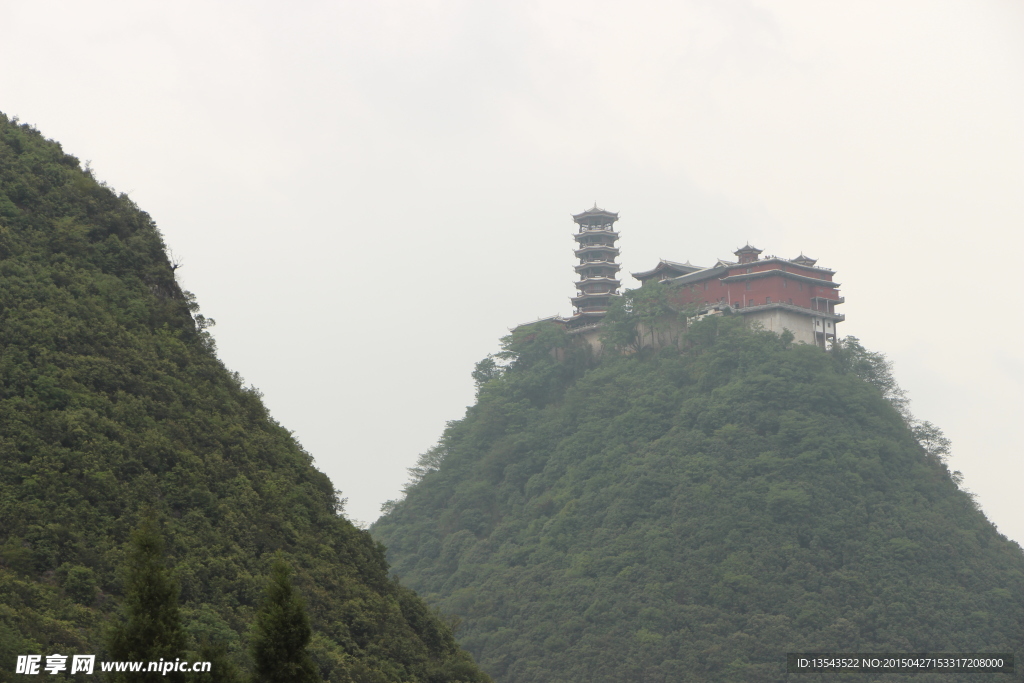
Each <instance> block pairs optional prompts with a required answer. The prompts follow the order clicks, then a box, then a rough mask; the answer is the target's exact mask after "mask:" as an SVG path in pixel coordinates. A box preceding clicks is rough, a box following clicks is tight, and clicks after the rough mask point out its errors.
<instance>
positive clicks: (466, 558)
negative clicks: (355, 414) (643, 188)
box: [371, 316, 1024, 683]
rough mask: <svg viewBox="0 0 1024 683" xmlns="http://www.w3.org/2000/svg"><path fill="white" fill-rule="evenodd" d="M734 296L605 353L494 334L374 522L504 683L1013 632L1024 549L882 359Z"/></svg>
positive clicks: (761, 674) (988, 639) (652, 676)
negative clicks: (659, 339)
mask: <svg viewBox="0 0 1024 683" xmlns="http://www.w3.org/2000/svg"><path fill="white" fill-rule="evenodd" d="M736 318H738V316H716V317H714V318H712V319H707V320H704V321H701V322H699V323H697V324H695V325H693V326H692V327H691V328H690V330H689V332H688V333H687V338H686V342H685V344H684V345H683V349H682V350H679V349H674V348H668V349H662V350H661V351H657V352H655V351H648V352H641V353H636V354H633V355H630V356H622V355H617V354H614V353H608V352H606V353H605V354H604V355H603V356H602V358H601V359H600V360H599V361H598V360H595V359H594V358H592V357H589V354H588V352H587V349H585V348H579V347H577V346H576V345H575V344H573V342H572V340H571V338H570V337H568V336H566V335H565V334H564V332H562V331H560V330H558V329H557V326H544V325H538V326H534V327H533V328H528V329H523V330H517V334H515V335H513V336H512V337H509V338H506V340H505V343H504V351H503V353H502V354H499V357H500V358H501V359H504V361H505V363H506V366H505V367H504V369H501V368H498V367H495V366H494V364H493V361H492V362H491V363H487V362H484V363H482V364H481V365H478V372H477V373H476V374H475V378H476V379H477V381H478V384H479V395H478V401H477V403H476V405H474V406H472V407H471V408H470V409H469V410H468V411H467V414H466V416H465V418H463V419H462V420H460V421H456V422H453V423H450V425H449V427H448V429H446V430H445V432H444V434H443V436H442V437H441V440H440V442H439V444H438V446H437V447H435V449H433V450H431V451H429V452H428V453H427V454H425V455H424V456H423V457H422V458H421V460H420V464H419V469H418V470H416V471H415V472H414V475H416V476H415V477H414V481H413V482H412V483H411V485H410V486H409V488H408V491H407V495H406V498H405V499H404V500H402V501H398V502H395V503H393V504H391V505H390V506H389V507H390V510H389V512H388V514H386V515H385V516H383V517H382V518H381V519H380V520H378V521H377V522H376V524H374V526H373V527H371V530H372V531H373V533H374V535H375V536H376V537H377V538H379V539H380V540H382V541H383V542H384V543H385V544H386V545H387V547H388V557H389V560H390V561H391V562H392V566H393V570H394V571H395V572H396V573H397V574H398V575H400V576H401V577H402V579H403V581H405V582H407V583H408V584H409V585H410V586H413V587H414V588H415V589H416V590H418V591H419V592H420V593H421V594H422V595H424V597H425V598H426V599H427V600H429V601H430V602H432V604H435V605H437V606H439V607H440V608H441V609H443V610H445V611H449V612H453V613H455V614H458V615H459V616H461V617H462V619H463V632H462V633H463V637H462V642H463V644H464V646H465V647H466V648H467V649H469V650H470V652H472V653H473V654H474V656H475V657H476V659H477V661H479V662H480V664H481V666H483V667H484V669H485V670H487V671H488V672H489V673H490V674H491V675H492V676H494V677H495V679H496V680H498V681H503V682H505V683H513V682H514V683H525V682H527V681H531V682H532V681H542V680H543V681H613V680H643V681H666V682H668V681H690V680H694V681H696V680H757V681H760V680H764V681H774V680H787V676H788V674H786V673H785V653H786V652H800V651H804V652H810V651H817V652H824V651H842V652H851V651H865V652H867V651H872V652H884V651H893V652H899V651H904V652H920V651H1002V652H1006V651H1013V650H1018V651H1019V649H1020V645H1021V643H1022V640H1024V554H1022V552H1021V549H1020V546H1019V545H1017V544H1015V543H1012V542H1010V541H1008V540H1007V539H1006V538H1005V537H1004V536H1002V535H1000V534H999V533H998V532H997V531H996V530H995V528H994V527H993V526H992V525H991V524H990V523H989V522H988V521H987V520H986V519H985V518H984V515H982V514H981V512H980V511H979V510H978V509H977V507H976V505H975V504H974V502H973V500H972V499H971V497H970V496H969V495H968V494H966V493H965V492H963V491H960V490H959V489H958V487H957V484H956V482H955V481H954V479H953V477H952V475H951V473H950V472H949V471H948V469H947V468H946V466H945V464H944V463H943V462H942V460H941V457H939V456H938V455H936V454H935V453H929V452H928V451H927V450H926V449H925V448H924V447H923V446H922V445H921V443H919V441H918V439H917V438H915V435H914V433H913V432H912V430H911V429H910V427H909V426H908V424H907V421H906V418H905V417H904V415H902V414H901V412H900V410H899V408H900V406H899V405H898V403H899V401H898V400H897V401H896V402H895V403H896V404H895V405H894V402H893V401H889V400H886V398H885V396H884V395H883V389H884V388H885V384H886V382H887V381H888V380H889V379H891V378H889V377H888V376H887V369H888V368H887V366H885V364H884V358H883V357H882V356H881V355H880V354H872V353H870V352H867V351H866V350H864V349H863V348H862V347H860V346H859V344H857V343H856V342H855V340H850V343H849V344H848V345H847V346H846V348H843V347H842V346H837V347H836V349H835V350H834V351H833V352H832V353H826V352H824V351H822V350H819V349H817V348H814V347H810V346H802V345H794V344H791V343H788V342H787V340H786V339H783V338H780V337H779V336H777V335H774V334H771V333H767V332H763V331H757V330H751V329H749V328H747V326H745V325H744V324H743V323H742V322H741V321H739V320H737V319H736ZM556 357H559V358H565V360H564V361H562V362H559V361H558V360H556ZM865 378H868V379H871V380H872V381H874V384H873V383H872V382H871V381H867V380H866V379H865ZM893 398H897V399H898V397H893ZM889 676H890V677H891V678H887V679H886V680H890V679H891V680H902V679H903V678H904V677H900V676H897V675H894V674H890V675H889ZM907 680H909V678H907ZM936 680H960V679H959V678H956V677H955V676H954V677H953V678H949V677H943V678H940V679H936ZM965 680H973V679H970V678H968V679H965Z"/></svg>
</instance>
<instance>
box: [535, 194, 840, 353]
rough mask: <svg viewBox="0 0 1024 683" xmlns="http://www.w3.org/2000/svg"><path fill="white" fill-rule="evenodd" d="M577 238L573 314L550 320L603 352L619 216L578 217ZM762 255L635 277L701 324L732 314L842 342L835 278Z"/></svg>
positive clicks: (666, 265) (799, 337) (812, 339)
mask: <svg viewBox="0 0 1024 683" xmlns="http://www.w3.org/2000/svg"><path fill="white" fill-rule="evenodd" d="M572 218H573V221H574V222H575V223H576V226H577V231H576V233H575V234H574V235H573V237H574V238H575V240H576V242H577V248H576V250H575V255H576V258H577V259H579V263H578V264H577V265H576V266H575V270H576V273H577V276H578V279H577V281H576V289H577V290H578V291H577V293H576V296H574V297H572V298H571V301H572V305H573V315H572V316H571V317H569V318H563V317H561V316H554V317H552V318H547V319H546V320H551V321H555V322H558V323H559V324H562V325H564V326H565V328H566V330H567V331H568V332H569V333H570V334H573V335H583V336H584V338H586V339H587V341H588V342H589V343H591V344H592V345H599V343H600V342H599V341H598V337H599V332H598V329H599V327H600V323H601V319H602V318H603V317H604V315H605V314H606V313H607V311H608V308H609V307H610V306H611V302H612V300H613V298H614V297H617V296H620V294H619V285H620V281H619V279H618V272H619V268H620V266H619V264H618V263H616V261H615V259H616V258H618V256H619V250H618V248H617V247H616V246H615V243H616V241H617V240H618V238H619V233H618V232H616V230H615V222H616V221H617V220H618V219H619V215H618V214H617V213H614V212H611V211H605V210H604V209H599V208H597V206H596V205H595V206H594V208H592V209H589V210H587V211H584V212H582V213H578V214H575V215H573V217H572ZM761 253H762V250H760V249H757V248H756V247H753V246H751V245H749V244H747V245H745V246H743V247H740V248H739V249H737V250H736V251H735V252H734V255H735V256H736V260H735V261H726V260H721V259H720V260H719V261H718V262H717V263H715V264H714V265H713V266H708V267H705V266H695V265H693V264H691V263H689V262H686V263H678V262H675V261H666V260H661V261H658V264H657V265H656V266H655V267H654V268H651V269H650V270H645V271H640V272H635V273H632V275H633V277H634V278H636V279H637V280H639V281H640V282H641V284H645V283H647V282H649V281H652V280H653V281H656V282H659V283H662V284H663V285H668V286H669V287H670V291H669V296H668V300H669V302H670V304H671V305H672V307H673V308H676V309H677V310H679V311H684V310H688V311H691V312H692V313H693V315H694V316H695V317H702V316H705V315H722V314H725V313H733V314H738V315H742V316H743V317H744V318H746V319H747V320H748V321H749V322H750V323H751V324H757V325H759V326H761V327H762V328H763V329H766V330H770V331H772V332H777V333H780V334H781V333H782V332H783V331H784V330H789V331H790V332H791V333H792V334H793V337H794V341H796V342H798V343H799V342H802V343H805V344H813V345H815V346H820V347H822V348H826V347H827V346H828V344H829V343H830V342H831V341H833V340H834V339H835V338H836V326H837V325H838V324H839V323H840V322H842V321H843V320H844V319H845V316H844V315H843V314H842V313H837V312H836V306H837V305H839V304H841V303H843V301H844V299H843V297H841V296H839V283H838V282H833V280H832V276H833V275H834V274H835V271H832V270H829V269H827V268H821V267H819V266H817V265H815V264H816V261H815V259H812V258H809V257H807V256H804V255H803V254H800V255H799V256H797V257H796V258H793V259H785V258H780V257H778V256H767V257H765V258H762V257H761Z"/></svg>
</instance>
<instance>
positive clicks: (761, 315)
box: [743, 308, 835, 345]
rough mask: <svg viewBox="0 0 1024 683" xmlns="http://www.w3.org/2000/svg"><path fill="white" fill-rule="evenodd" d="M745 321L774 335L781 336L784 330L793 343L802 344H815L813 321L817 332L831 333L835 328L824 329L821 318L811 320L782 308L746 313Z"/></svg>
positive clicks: (806, 316) (823, 322) (811, 318)
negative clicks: (816, 325) (757, 325)
mask: <svg viewBox="0 0 1024 683" xmlns="http://www.w3.org/2000/svg"><path fill="white" fill-rule="evenodd" d="M743 317H744V318H746V319H747V321H748V322H749V324H751V325H753V324H754V323H755V322H757V323H760V324H761V326H762V327H763V328H764V329H766V330H769V331H771V332H775V333H776V334H782V332H783V331H784V330H789V331H790V332H792V333H793V341H795V342H796V343H798V344H799V343H800V342H803V343H804V344H815V345H816V344H817V343H818V342H817V338H816V337H815V334H814V332H815V327H814V325H815V321H817V323H818V325H819V327H818V331H820V332H826V333H833V332H835V326H834V325H833V326H831V327H829V328H827V329H826V328H825V327H824V326H825V321H824V320H822V319H821V318H813V317H811V316H809V315H800V314H799V313H794V312H792V311H787V310H785V309H783V308H773V309H770V310H767V311H761V312H758V313H748V314H746V315H744V316H743Z"/></svg>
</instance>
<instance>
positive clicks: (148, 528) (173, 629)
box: [107, 515, 186, 682]
mask: <svg viewBox="0 0 1024 683" xmlns="http://www.w3.org/2000/svg"><path fill="white" fill-rule="evenodd" d="M163 554H164V541H163V537H162V536H161V534H160V530H159V529H158V527H157V522H156V519H155V518H154V517H153V516H152V515H150V516H147V517H146V518H145V519H143V521H142V523H141V524H140V525H139V526H138V528H136V529H135V531H134V532H133V533H132V539H131V545H130V547H129V550H128V559H127V561H126V562H125V567H124V570H125V596H124V602H123V603H122V608H121V610H122V611H121V618H120V619H119V620H118V621H117V622H116V623H115V624H114V625H113V627H112V628H111V630H110V632H109V635H108V638H107V649H108V651H109V659H111V660H115V661H118V660H119V661H141V662H159V661H160V660H161V659H163V660H165V661H175V660H176V659H178V658H185V657H186V652H185V646H186V635H185V630H184V629H183V628H182V625H181V617H180V615H179V613H178V582H177V581H176V580H175V579H174V577H173V576H172V575H171V573H170V571H169V570H168V569H167V568H166V567H165V566H164V562H163ZM144 668H146V667H144ZM128 676H129V677H130V678H131V680H132V681H133V682H135V681H184V679H185V677H184V674H181V673H174V672H168V673H167V675H164V674H163V673H162V672H160V671H156V672H146V671H144V672H142V673H132V674H128ZM125 680H127V679H125Z"/></svg>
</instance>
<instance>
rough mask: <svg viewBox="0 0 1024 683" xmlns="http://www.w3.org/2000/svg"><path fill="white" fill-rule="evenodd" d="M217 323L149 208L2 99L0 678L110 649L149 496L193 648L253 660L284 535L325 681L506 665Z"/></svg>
mask: <svg viewBox="0 0 1024 683" xmlns="http://www.w3.org/2000/svg"><path fill="white" fill-rule="evenodd" d="M209 324H210V321H208V320H207V319H205V318H204V317H203V316H202V315H201V314H200V313H199V310H198V306H197V305H196V302H195V300H194V297H192V296H191V295H190V294H189V293H187V292H183V291H182V290H181V289H180V288H179V287H178V285H177V282H176V281H175V278H174V268H173V267H172V264H171V263H170V262H169V261H168V258H167V255H166V253H165V249H164V244H163V240H162V238H161V236H160V233H159V231H158V230H157V228H156V225H155V223H154V222H153V221H152V219H151V218H150V217H149V216H148V215H147V214H146V213H145V212H143V211H141V210H140V209H139V208H138V207H137V206H135V204H134V203H133V202H132V201H131V200H130V199H129V198H128V197H127V196H126V195H124V194H121V195H117V194H115V193H114V192H113V191H111V190H110V189H109V188H108V187H106V186H105V185H103V184H102V183H100V182H98V181H97V180H96V179H95V178H94V177H93V176H92V174H91V173H90V172H88V171H87V170H86V171H83V170H82V169H81V168H80V166H79V163H78V160H77V159H75V158H74V157H73V156H70V155H68V154H65V153H64V151H63V150H62V149H61V147H60V145H59V144H58V143H55V142H53V141H49V140H45V139H44V138H43V137H42V135H40V134H39V133H38V131H35V130H34V129H32V128H31V127H29V126H27V125H19V124H17V122H12V121H10V120H8V119H7V118H6V117H5V116H3V115H0V520H2V524H0V680H11V678H10V677H11V676H12V675H13V674H12V673H11V672H13V671H14V658H15V657H16V656H17V655H21V654H30V653H45V654H49V653H51V652H54V651H57V652H62V653H63V654H75V653H83V654H89V653H93V654H99V655H102V653H103V651H104V647H103V634H104V632H105V630H106V629H107V624H108V623H109V621H110V619H111V618H112V615H113V614H114V613H115V612H116V610H117V607H118V603H119V602H120V598H121V596H122V594H123V589H124V586H123V583H122V577H121V575H120V573H119V569H118V568H119V567H120V566H121V564H122V562H123V557H124V552H125V547H126V544H127V542H128V537H129V532H130V531H131V529H132V528H133V527H135V526H136V525H137V524H138V521H139V520H140V519H141V518H142V517H143V516H144V515H145V514H148V511H152V514H154V515H155V516H156V518H157V519H158V520H159V522H160V524H161V525H162V527H163V530H164V535H165V536H166V540H167V559H168V561H169V562H170V563H171V564H172V565H173V567H174V571H175V573H176V575H177V578H178V581H179V583H180V587H181V596H180V600H181V605H182V615H183V619H184V622H185V627H186V629H187V631H188V633H189V637H190V638H191V640H192V642H193V647H195V646H198V644H200V643H201V642H202V641H204V640H207V641H211V642H212V643H213V644H215V645H221V646H223V647H224V648H226V650H227V652H228V656H229V657H231V658H233V659H235V660H236V661H237V662H238V663H240V664H242V665H244V664H246V662H247V657H248V650H247V642H248V639H249V627H250V624H251V622H252V618H253V615H254V614H255V610H256V608H257V605H258V603H259V600H260V598H261V595H262V593H263V587H264V583H265V580H266V576H267V575H268V574H269V570H270V562H271V558H272V557H274V556H275V554H276V553H280V554H281V556H282V557H283V558H284V559H286V560H287V561H288V563H289V564H290V565H291V566H292V567H293V569H294V581H295V585H296V587H297V589H298V590H299V591H300V592H301V593H302V594H303V595H304V596H305V598H306V600H307V602H308V609H309V612H310V618H311V623H312V625H313V629H314V636H313V641H312V645H311V648H310V650H311V653H312V655H313V657H314V659H315V661H316V663H317V666H318V668H319V670H320V672H321V675H323V676H324V678H325V680H330V681H339V682H348V681H398V680H422V681H485V680H487V679H486V676H484V675H483V674H481V673H480V672H479V670H478V669H477V668H476V667H475V665H474V664H473V662H472V660H471V659H470V658H469V657H468V655H466V653H465V652H463V651H461V650H460V649H459V648H458V645H457V644H456V642H455V640H454V637H453V635H452V632H451V628H450V626H449V625H448V624H447V622H446V621H445V620H444V619H443V618H441V617H440V616H439V615H437V614H436V613H435V612H434V611H433V610H431V609H429V608H428V607H427V606H426V605H425V604H424V603H422V601H420V599H419V598H418V597H416V596H415V595H414V594H413V593H412V591H410V590H409V589H407V588H406V587H404V586H402V585H401V584H399V583H398V582H397V581H395V580H394V579H392V578H391V577H389V576H388V567H387V562H386V560H385V557H384V553H383V550H382V548H381V547H380V546H379V544H377V543H376V542H375V541H374V540H373V539H372V538H371V537H370V535H369V534H368V533H367V532H365V531H362V530H360V529H357V528H355V527H354V526H353V525H352V524H351V523H349V522H348V520H346V519H345V518H344V517H343V516H341V515H340V514H339V511H340V503H341V501H340V500H339V498H338V492H336V491H335V489H334V485H333V484H332V482H331V481H330V480H329V479H328V478H327V476H326V475H324V474H323V473H322V472H319V471H317V470H316V469H315V468H314V467H313V464H312V458H311V456H310V455H309V454H308V453H306V452H305V451H304V450H303V449H302V448H301V446H300V445H299V444H298V443H297V442H296V441H295V440H294V439H293V438H292V436H291V434H290V433H289V432H288V431H287V430H286V429H284V428H283V427H282V426H281V425H279V424H278V423H277V422H276V421H274V420H273V418H271V417H270V415H269V414H268V412H267V410H266V407H265V406H264V405H263V403H262V401H261V400H260V395H259V392H257V391H255V390H254V389H251V388H247V387H245V386H244V384H243V382H242V380H241V378H240V377H239V376H238V375H237V374H236V373H231V372H230V371H228V370H227V369H226V368H225V367H224V366H223V364H222V363H221V362H220V361H219V360H218V359H217V357H216V354H215V349H214V343H213V339H212V337H211V336H210V334H209V331H208V329H206V328H207V327H208V326H209ZM182 654H183V656H184V655H185V654H186V653H182Z"/></svg>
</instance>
